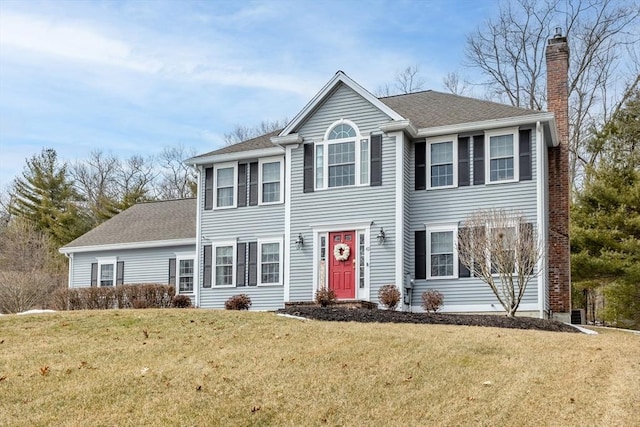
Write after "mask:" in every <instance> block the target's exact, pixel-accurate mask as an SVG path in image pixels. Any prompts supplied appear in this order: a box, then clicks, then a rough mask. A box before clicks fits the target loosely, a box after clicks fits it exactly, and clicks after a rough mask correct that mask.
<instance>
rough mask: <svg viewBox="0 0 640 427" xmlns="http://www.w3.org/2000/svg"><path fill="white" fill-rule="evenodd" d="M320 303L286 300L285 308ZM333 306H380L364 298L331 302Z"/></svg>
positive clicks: (370, 307) (371, 308)
mask: <svg viewBox="0 0 640 427" xmlns="http://www.w3.org/2000/svg"><path fill="white" fill-rule="evenodd" d="M315 305H318V304H316V303H315V302H314V301H299V302H285V303H284V308H290V307H308V306H315ZM330 306H332V307H343V308H368V309H370V310H374V309H376V308H378V304H376V303H374V302H371V301H364V300H354V299H351V300H338V301H336V302H334V303H333V304H331V305H330Z"/></svg>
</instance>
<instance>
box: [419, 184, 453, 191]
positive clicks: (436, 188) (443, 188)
mask: <svg viewBox="0 0 640 427" xmlns="http://www.w3.org/2000/svg"><path fill="white" fill-rule="evenodd" d="M452 188H458V186H457V185H443V186H440V187H427V191H436V190H450V189H452ZM418 191H420V190H418Z"/></svg>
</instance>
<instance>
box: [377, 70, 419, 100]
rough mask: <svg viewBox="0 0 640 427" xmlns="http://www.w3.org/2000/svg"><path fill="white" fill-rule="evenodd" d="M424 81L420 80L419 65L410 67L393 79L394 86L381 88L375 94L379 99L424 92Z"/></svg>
mask: <svg viewBox="0 0 640 427" xmlns="http://www.w3.org/2000/svg"><path fill="white" fill-rule="evenodd" d="M423 86H424V80H423V79H422V78H420V68H419V67H418V66H417V65H408V66H407V67H405V68H403V69H402V70H400V71H398V72H397V73H396V74H395V76H394V77H393V86H391V85H390V84H389V83H386V84H384V85H383V86H379V87H378V90H377V91H376V92H375V95H376V96H377V97H380V98H382V97H385V96H393V95H402V94H407V93H412V92H417V91H419V90H422V88H423Z"/></svg>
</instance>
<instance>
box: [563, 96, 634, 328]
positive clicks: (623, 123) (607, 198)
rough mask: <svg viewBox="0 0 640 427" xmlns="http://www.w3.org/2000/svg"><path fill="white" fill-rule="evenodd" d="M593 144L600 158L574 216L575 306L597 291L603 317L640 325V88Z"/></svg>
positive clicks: (573, 273) (618, 322) (576, 205)
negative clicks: (601, 301) (601, 299)
mask: <svg viewBox="0 0 640 427" xmlns="http://www.w3.org/2000/svg"><path fill="white" fill-rule="evenodd" d="M591 146H592V147H593V149H597V150H600V152H601V160H600V162H599V163H598V164H596V165H594V166H593V167H592V168H591V169H590V170H589V171H588V172H589V173H588V175H587V179H586V182H585V186H584V189H583V191H582V192H581V193H580V194H578V195H577V197H576V201H575V203H574V206H573V209H572V217H571V221H572V229H571V233H572V236H571V246H572V257H571V264H572V268H571V270H572V276H573V282H574V297H575V298H574V305H576V304H575V302H576V300H580V299H581V298H584V296H587V297H588V298H593V297H594V293H595V294H599V295H601V296H602V297H603V298H604V299H603V305H604V307H603V309H602V312H601V314H602V317H603V319H604V320H606V321H609V322H612V323H614V324H616V325H619V326H625V327H634V328H638V329H640V91H638V90H636V91H635V93H634V94H633V95H632V96H631V98H630V99H629V101H628V102H627V103H626V104H625V106H624V107H623V108H622V109H620V111H619V112H618V114H616V115H615V117H614V118H613V119H612V120H611V121H610V122H609V123H608V124H607V125H606V126H605V127H604V129H603V130H602V131H601V132H600V133H598V134H597V135H596V138H595V139H594V141H593V143H592V145H591ZM583 303H584V301H583Z"/></svg>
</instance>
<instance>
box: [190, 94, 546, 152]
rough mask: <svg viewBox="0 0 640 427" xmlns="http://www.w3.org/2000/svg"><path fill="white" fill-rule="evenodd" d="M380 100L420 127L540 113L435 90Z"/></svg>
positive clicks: (263, 142)
mask: <svg viewBox="0 0 640 427" xmlns="http://www.w3.org/2000/svg"><path fill="white" fill-rule="evenodd" d="M378 99H379V100H380V101H381V102H382V103H384V104H385V105H387V106H388V107H389V108H391V109H392V110H394V111H395V112H397V113H398V114H400V115H401V116H402V117H404V118H405V119H409V120H410V121H411V123H412V124H413V125H414V126H415V127H416V128H418V129H420V128H431V127H438V126H447V125H456V124H462V123H471V122H481V121H485V120H496V119H504V118H508V117H517V116H528V115H531V114H536V113H540V111H535V110H528V109H526V108H518V107H512V106H510V105H505V104H499V103H497V102H492V101H485V100H482V99H475V98H469V97H466V96H459V95H453V94H450V93H442V92H436V91H433V90H426V91H423V92H414V93H408V94H403V95H395V96H388V97H383V98H378ZM280 132H281V130H276V131H273V132H270V133H267V134H264V135H260V136H257V137H255V138H251V139H248V140H246V141H242V142H239V143H237V144H233V145H229V146H226V147H223V148H220V149H218V150H214V151H210V152H208V153H204V154H200V155H198V156H195V157H193V158H192V159H194V160H195V159H199V158H203V157H208V156H212V155H220V154H230V153H239V152H243V151H251V150H259V149H264V148H273V147H274V146H275V144H273V143H272V142H271V137H272V136H277V135H278V134H279V133H280Z"/></svg>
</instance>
